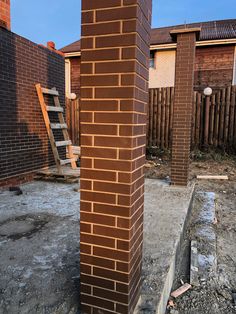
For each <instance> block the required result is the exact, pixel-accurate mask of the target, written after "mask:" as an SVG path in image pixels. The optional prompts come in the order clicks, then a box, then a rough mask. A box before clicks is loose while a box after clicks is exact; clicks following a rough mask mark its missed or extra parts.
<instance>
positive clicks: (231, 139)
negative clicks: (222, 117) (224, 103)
mask: <svg viewBox="0 0 236 314" xmlns="http://www.w3.org/2000/svg"><path fill="white" fill-rule="evenodd" d="M235 91H236V86H232V89H231V100H230V123H229V145H230V147H232V146H233V142H234V129H235V123H236V120H235V100H236V99H235V95H236V93H235ZM235 135H236V134H235Z"/></svg>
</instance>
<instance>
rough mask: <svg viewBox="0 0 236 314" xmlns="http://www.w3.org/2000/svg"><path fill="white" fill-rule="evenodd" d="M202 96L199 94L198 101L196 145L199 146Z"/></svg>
mask: <svg viewBox="0 0 236 314" xmlns="http://www.w3.org/2000/svg"><path fill="white" fill-rule="evenodd" d="M201 107H202V103H201V94H200V93H197V99H196V129H195V144H196V146H199V144H200V126H201Z"/></svg>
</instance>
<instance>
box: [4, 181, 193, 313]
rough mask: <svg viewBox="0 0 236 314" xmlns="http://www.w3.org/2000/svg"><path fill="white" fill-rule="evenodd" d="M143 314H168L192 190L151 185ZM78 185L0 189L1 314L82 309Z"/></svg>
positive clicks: (40, 184)
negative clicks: (166, 311)
mask: <svg viewBox="0 0 236 314" xmlns="http://www.w3.org/2000/svg"><path fill="white" fill-rule="evenodd" d="M145 185H146V192H145V224H144V263H143V287H142V297H141V299H140V300H141V301H140V304H139V306H138V313H160V314H163V313H164V312H165V308H166V303H167V299H168V296H169V293H170V289H171V286H172V280H173V277H174V270H175V258H176V253H177V252H178V246H179V242H180V238H181V235H182V232H183V229H184V223H185V220H186V215H187V212H188V208H189V204H190V201H191V197H192V192H193V187H192V186H191V187H188V188H176V187H170V186H169V184H168V183H167V182H164V181H159V180H152V179H147V180H146V184H145ZM75 187H78V185H73V184H72V185H71V184H70V185H68V184H61V183H52V182H40V181H36V182H32V183H29V184H25V185H22V186H21V189H22V191H23V194H22V195H19V196H17V195H15V193H14V192H9V191H0V256H1V258H0V273H1V281H0V292H1V298H0V314H3V313H4V314H8V313H9V314H10V313H19V314H28V313H32V314H37V313H40V314H41V313H45V314H47V313H50V314H55V313H56V314H65V313H70V314H74V313H76V312H77V308H78V304H79V198H80V195H79V193H77V192H75V191H74V188H75Z"/></svg>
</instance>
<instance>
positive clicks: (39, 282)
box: [0, 181, 80, 314]
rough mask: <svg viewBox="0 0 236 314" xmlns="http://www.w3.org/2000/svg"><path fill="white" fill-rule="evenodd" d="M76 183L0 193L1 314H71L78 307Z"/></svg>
mask: <svg viewBox="0 0 236 314" xmlns="http://www.w3.org/2000/svg"><path fill="white" fill-rule="evenodd" d="M76 186H78V185H71V184H69V185H68V184H60V183H49V182H39V181H37V182H32V183H29V184H25V185H22V186H21V189H22V191H23V194H22V195H19V196H17V195H15V193H14V192H9V191H0V274H1V280H0V314H16V313H18V314H28V313H31V314H41V313H44V314H49V313H50V314H55V313H56V314H65V313H70V314H74V313H76V312H77V309H78V305H79V200H80V194H79V193H76V192H74V190H73V189H74V188H75V187H76Z"/></svg>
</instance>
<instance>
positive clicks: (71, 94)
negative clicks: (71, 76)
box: [69, 93, 77, 100]
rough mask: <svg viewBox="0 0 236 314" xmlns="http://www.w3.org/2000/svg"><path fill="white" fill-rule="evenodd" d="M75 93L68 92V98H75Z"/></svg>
mask: <svg viewBox="0 0 236 314" xmlns="http://www.w3.org/2000/svg"><path fill="white" fill-rule="evenodd" d="M76 97H77V96H76V94H75V93H70V95H69V98H70V99H71V100H75V99H76Z"/></svg>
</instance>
